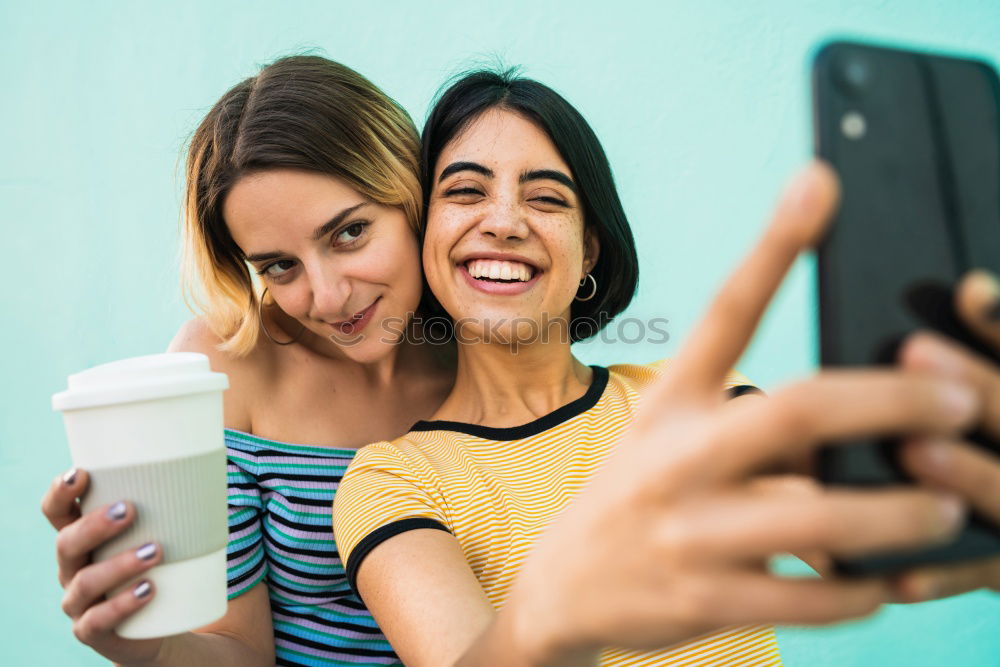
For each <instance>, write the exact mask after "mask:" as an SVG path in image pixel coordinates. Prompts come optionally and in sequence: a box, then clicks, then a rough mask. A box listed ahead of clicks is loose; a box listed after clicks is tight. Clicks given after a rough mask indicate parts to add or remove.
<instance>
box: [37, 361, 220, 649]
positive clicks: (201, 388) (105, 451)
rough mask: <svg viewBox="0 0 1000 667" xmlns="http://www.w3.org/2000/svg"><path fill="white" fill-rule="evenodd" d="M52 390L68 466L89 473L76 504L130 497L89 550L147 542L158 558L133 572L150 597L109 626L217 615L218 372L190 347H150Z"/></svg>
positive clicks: (147, 633) (174, 624)
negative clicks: (124, 513)
mask: <svg viewBox="0 0 1000 667" xmlns="http://www.w3.org/2000/svg"><path fill="white" fill-rule="evenodd" d="M68 384H69V388H68V389H67V390H66V391H63V392H60V393H58V394H56V395H54V396H53V397H52V407H53V408H54V409H55V410H59V411H61V412H62V413H63V418H64V422H65V426H66V435H67V438H68V440H69V447H70V451H71V453H72V457H73V465H74V466H75V467H78V468H83V469H84V470H86V471H87V472H88V473H89V475H90V487H89V488H88V491H87V493H86V494H85V495H84V497H83V499H82V501H81V503H82V508H81V509H82V510H83V511H84V512H87V511H90V510H93V509H97V508H98V507H100V506H102V505H104V504H106V503H108V502H115V501H118V500H127V501H131V502H132V503H133V504H134V505H135V508H136V518H135V520H134V523H133V525H131V526H130V527H129V528H128V529H127V530H126V531H125V532H124V533H123V534H122V535H121V536H120V537H119V538H116V539H114V540H112V541H111V542H109V543H108V544H107V545H105V546H104V547H102V548H101V549H99V550H98V551H97V552H95V554H94V560H95V561H100V560H104V559H105V558H109V557H110V556H113V555H115V554H117V553H121V552H122V551H125V550H127V549H135V548H138V547H139V546H142V545H143V544H145V543H147V542H151V541H156V542H157V543H159V544H160V546H161V549H162V552H163V554H162V555H163V561H162V562H161V563H160V564H159V565H157V566H156V567H153V568H151V569H150V570H148V571H147V572H145V573H143V574H142V575H141V576H140V577H137V578H136V579H134V580H133V581H131V582H128V583H127V584H126V585H125V586H122V587H121V588H119V589H117V590H116V591H113V592H112V593H110V594H109V595H111V594H115V593H117V592H119V591H121V590H125V589H127V588H131V587H132V586H134V585H135V584H136V583H137V582H138V581H139V579H148V580H150V581H151V582H152V583H153V585H154V586H155V591H156V593H155V595H154V596H153V598H152V599H151V600H150V601H149V602H148V603H147V604H146V605H145V606H144V607H143V608H142V609H140V610H139V611H137V612H136V613H135V614H133V615H132V616H130V617H129V618H128V619H126V620H125V621H124V622H123V623H122V624H121V625H120V626H118V628H117V632H118V634H119V635H120V636H122V637H125V638H128V639H145V638H149V637H164V636H167V635H172V634H177V633H181V632H186V631H188V630H193V629H195V628H198V627H201V626H203V625H206V624H208V623H211V622H212V621H215V620H217V619H219V618H221V617H222V616H223V615H224V614H225V613H226V540H227V538H228V535H227V529H226V458H225V444H224V440H223V421H222V391H223V390H224V389H226V388H227V387H228V386H229V381H228V378H227V377H226V375H225V374H223V373H215V372H212V370H211V368H210V366H209V363H208V357H206V356H205V355H203V354H197V353H192V352H176V353H166V354H153V355H149V356H144V357H134V358H131V359H123V360H121V361H114V362H111V363H108V364H103V365H100V366H95V367H93V368H90V369H88V370H85V371H83V372H80V373H76V374H74V375H70V376H69V383H68Z"/></svg>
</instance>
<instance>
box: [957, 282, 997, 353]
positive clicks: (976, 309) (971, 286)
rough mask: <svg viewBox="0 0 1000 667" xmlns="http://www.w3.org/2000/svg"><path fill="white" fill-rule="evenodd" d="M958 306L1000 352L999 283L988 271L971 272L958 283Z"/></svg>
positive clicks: (973, 327)
mask: <svg viewBox="0 0 1000 667" xmlns="http://www.w3.org/2000/svg"><path fill="white" fill-rule="evenodd" d="M955 305H956V307H957V310H958V314H959V316H960V317H961V318H962V321H963V322H965V324H966V326H968V327H969V328H970V329H972V331H973V332H974V333H975V334H976V335H977V336H979V337H980V338H981V339H983V340H984V341H986V342H987V343H990V345H992V346H993V348H995V349H996V350H998V351H1000V312H998V310H997V306H998V305H1000V285H998V284H997V280H996V278H995V277H994V276H993V275H992V274H991V273H989V272H988V271H982V270H977V271H970V272H969V273H968V274H966V276H965V277H963V279H962V282H960V283H959V286H958V291H957V294H956V304H955Z"/></svg>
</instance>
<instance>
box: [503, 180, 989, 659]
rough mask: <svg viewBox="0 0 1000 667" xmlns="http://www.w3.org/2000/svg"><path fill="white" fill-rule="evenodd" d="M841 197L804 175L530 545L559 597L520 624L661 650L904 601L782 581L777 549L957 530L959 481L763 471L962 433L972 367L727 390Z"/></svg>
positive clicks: (837, 550)
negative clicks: (867, 480)
mask: <svg viewBox="0 0 1000 667" xmlns="http://www.w3.org/2000/svg"><path fill="white" fill-rule="evenodd" d="M837 197H838V189H837V181H836V178H835V176H834V175H833V172H832V171H831V170H830V169H829V168H828V167H826V166H825V165H823V164H822V163H813V164H811V165H809V166H808V167H806V168H805V169H804V170H803V171H802V172H801V173H800V174H799V175H798V176H797V177H796V178H795V180H794V181H793V182H792V184H791V186H790V187H789V188H788V190H787V191H786V193H785V194H784V196H783V197H782V198H781V200H780V202H779V205H778V207H777V209H776V211H775V214H774V216H773V219H772V221H771V223H770V224H769V226H768V227H767V229H766V231H765V233H764V235H763V236H762V238H761V239H760V240H759V242H758V243H757V244H756V246H755V247H754V248H753V249H752V250H751V251H750V253H749V254H748V255H747V256H746V258H745V259H744V260H743V262H742V263H741V264H740V265H739V267H738V268H737V269H736V270H735V271H734V272H733V273H732V274H731V275H730V277H729V278H728V280H727V281H726V282H725V284H724V285H723V287H722V289H721V290H720V291H719V292H718V294H717V296H716V297H715V299H714V301H713V302H712V304H711V306H710V307H709V309H708V312H707V314H706V315H705V317H704V318H703V319H702V320H701V322H700V323H699V324H698V325H697V327H696V328H695V329H694V331H693V333H692V334H691V335H690V338H689V339H688V341H687V342H686V344H685V346H684V347H683V348H682V350H681V352H680V354H679V355H678V356H677V357H676V358H675V359H674V360H673V361H672V362H671V364H670V366H669V367H668V368H667V371H666V373H665V376H664V378H663V379H662V380H661V381H660V382H659V383H658V384H657V385H656V386H654V387H653V388H651V389H650V390H649V391H648V392H647V393H646V395H645V396H644V397H643V401H644V403H643V405H642V407H641V409H640V411H639V413H638V415H637V417H636V419H635V421H634V423H633V424H632V425H631V426H630V428H629V429H628V430H627V431H626V434H625V436H624V437H623V440H622V442H621V443H620V444H619V445H618V446H617V447H616V450H615V452H614V453H613V454H612V455H611V456H610V457H609V459H608V461H607V462H606V463H605V465H604V466H603V467H602V468H601V470H600V471H599V472H598V473H597V474H596V475H595V476H594V478H593V479H592V480H591V481H590V483H589V485H588V486H587V487H586V488H585V489H584V490H583V491H581V493H580V494H579V496H578V497H577V498H576V499H575V500H574V501H573V502H572V503H571V504H570V505H569V507H568V508H567V510H566V512H565V513H564V515H563V516H561V517H560V519H559V520H558V521H556V522H555V523H554V524H553V525H552V526H551V527H550V529H549V530H548V531H547V532H546V533H545V534H544V535H543V537H542V539H541V540H540V542H539V544H538V546H537V548H536V549H535V551H534V552H533V553H532V555H531V557H529V559H528V561H527V562H526V564H525V566H524V569H523V570H522V576H521V577H520V578H519V580H518V584H517V586H516V588H515V590H514V591H513V594H512V599H518V598H520V599H522V600H525V599H529V598H532V596H533V591H537V590H544V591H545V600H544V602H540V601H538V598H539V597H541V596H540V595H539V596H534V598H533V599H534V602H533V603H530V604H525V605H524V608H525V609H530V612H529V613H526V614H524V616H523V619H524V620H523V623H524V624H525V625H526V626H527V625H528V624H530V626H531V630H532V632H536V633H537V632H539V630H541V631H543V632H545V633H548V636H550V637H552V638H553V640H552V645H553V646H557V647H560V648H562V649H565V650H566V651H574V650H575V651H580V650H596V649H597V648H598V647H601V646H607V645H615V646H622V647H627V648H635V649H651V648H657V647H663V646H669V645H672V644H675V643H678V642H681V641H684V640H686V639H689V638H692V637H694V636H697V635H700V634H703V633H706V632H710V631H713V630H716V629H720V628H722V627H725V626H730V625H744V624H756V623H795V624H807V623H827V622H833V621H837V620H841V619H847V618H852V617H857V616H860V615H864V614H867V613H869V612H871V611H873V610H875V609H876V608H877V607H878V606H879V605H880V604H881V603H882V602H885V601H887V600H889V599H892V598H893V596H894V595H895V591H894V589H893V588H892V585H891V582H889V581H887V580H882V579H871V580H838V579H824V580H817V579H787V578H782V577H778V576H775V575H772V574H771V573H770V572H769V571H768V570H767V567H766V563H767V560H768V559H769V557H770V556H772V555H773V554H776V553H780V552H808V551H823V552H826V553H830V554H833V555H841V556H854V555H860V554H866V553H872V552H879V551H888V550H896V549H901V548H907V547H916V546H919V545H925V544H928V543H938V542H942V541H945V540H948V539H950V538H952V537H953V536H954V534H955V531H956V530H957V528H958V526H959V524H960V521H961V518H962V514H963V505H962V503H961V502H960V501H959V500H958V499H957V498H956V497H955V496H954V494H953V493H943V492H936V491H932V490H929V489H926V488H917V487H895V488H885V489H880V490H866V491H861V490H858V491H853V490H843V489H839V490H832V489H822V488H821V489H814V490H812V491H810V492H808V493H803V491H802V488H801V487H799V486H796V485H787V484H761V483H760V478H759V474H760V472H761V471H762V470H766V469H768V468H769V467H771V466H773V464H774V463H775V462H778V461H781V460H783V459H786V458H788V457H794V456H795V455H796V454H801V453H803V452H808V451H812V450H815V449H816V448H817V447H819V446H820V445H822V444H826V443H828V442H830V441H837V440H846V439H849V438H853V437H858V436H862V435H878V434H889V433H905V434H919V435H921V436H924V437H930V438H939V439H940V438H944V439H952V438H955V437H956V434H957V433H960V432H961V431H963V430H964V429H966V428H967V427H968V426H969V425H970V424H971V423H972V422H973V421H974V420H975V419H976V418H977V415H978V414H979V412H980V410H981V406H980V400H979V396H978V394H977V393H976V392H975V391H973V389H972V388H970V387H969V386H968V385H969V380H968V379H967V378H960V379H954V378H947V377H941V376H940V375H937V374H932V373H929V372H926V371H922V370H917V369H910V368H905V369H886V370H857V371H837V372H825V373H820V374H818V375H815V376H814V377H811V378H809V379H806V380H803V381H800V382H797V383H795V384H793V385H791V386H789V387H786V388H784V389H781V390H779V391H777V392H776V393H774V394H772V395H771V396H770V397H769V398H768V399H767V400H741V399H738V400H735V401H732V402H726V401H725V400H724V397H723V392H721V391H720V389H721V387H722V384H723V381H724V378H725V376H726V374H727V373H728V372H729V370H730V369H731V368H732V367H733V365H734V364H735V363H736V361H737V360H738V359H739V358H740V356H741V355H742V354H743V351H744V349H745V348H746V346H747V344H748V342H749V341H750V339H751V337H752V336H753V334H754V331H755V330H756V328H757V326H758V323H759V321H760V319H761V316H762V315H763V313H764V311H765V310H766V308H767V305H768V303H769V302H770V300H771V298H772V297H773V295H774V293H775V292H776V290H777V289H778V287H779V286H780V284H781V282H782V280H783V279H784V276H785V275H786V273H787V271H788V269H789V268H790V266H791V265H792V263H793V261H794V260H795V258H796V257H797V256H798V255H799V254H800V253H801V252H802V251H804V250H806V249H807V248H809V247H811V246H812V245H813V244H814V243H815V242H816V240H817V239H818V238H819V237H820V235H821V234H822V232H823V230H824V228H825V225H826V223H827V221H828V220H829V218H830V216H831V214H832V212H833V210H834V208H835V206H836V202H837ZM938 353H940V350H938V349H934V350H931V351H930V354H931V355H932V356H935V355H937V354H938ZM540 619H545V620H544V621H540ZM540 623H542V624H545V627H543V628H539V624H540Z"/></svg>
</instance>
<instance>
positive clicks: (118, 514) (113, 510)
mask: <svg viewBox="0 0 1000 667" xmlns="http://www.w3.org/2000/svg"><path fill="white" fill-rule="evenodd" d="M127 513H128V508H127V507H125V503H124V502H123V501H121V500H119V501H118V502H117V503H115V504H114V505H112V506H111V507H109V508H108V518H109V519H111V520H112V521H121V520H122V519H124V518H125V515H126V514H127Z"/></svg>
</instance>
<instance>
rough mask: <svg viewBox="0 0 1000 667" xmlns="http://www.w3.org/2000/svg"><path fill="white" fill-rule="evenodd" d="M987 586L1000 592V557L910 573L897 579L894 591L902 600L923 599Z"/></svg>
mask: <svg viewBox="0 0 1000 667" xmlns="http://www.w3.org/2000/svg"><path fill="white" fill-rule="evenodd" d="M984 587H986V588H991V589H993V590H995V591H1000V558H990V559H988V560H982V561H974V562H972V563H963V564H960V565H941V566H936V567H929V568H923V569H920V570H914V571H912V572H906V573H904V574H901V575H899V576H898V577H897V578H896V581H895V583H894V587H893V590H894V597H895V599H896V600H898V601H899V602H923V601H924V600H934V599H937V598H944V597H949V596H952V595H958V594H959V593H967V592H969V591H974V590H978V589H980V588H984Z"/></svg>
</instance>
